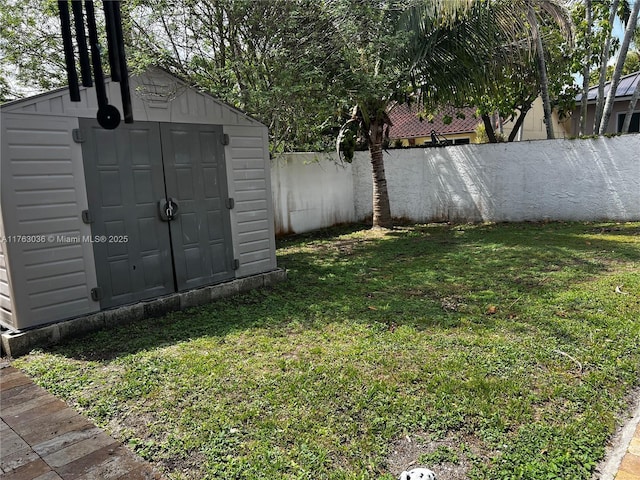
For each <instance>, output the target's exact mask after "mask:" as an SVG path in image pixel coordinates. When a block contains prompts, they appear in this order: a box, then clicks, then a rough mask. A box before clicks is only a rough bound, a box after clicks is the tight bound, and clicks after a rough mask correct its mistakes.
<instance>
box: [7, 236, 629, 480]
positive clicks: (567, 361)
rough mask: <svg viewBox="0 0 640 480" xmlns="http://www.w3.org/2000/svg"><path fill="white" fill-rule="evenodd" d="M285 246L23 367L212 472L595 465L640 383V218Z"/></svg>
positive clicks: (504, 470) (137, 436) (148, 447)
mask: <svg viewBox="0 0 640 480" xmlns="http://www.w3.org/2000/svg"><path fill="white" fill-rule="evenodd" d="M278 263H279V266H281V267H283V268H286V269H287V271H288V281H287V282H284V283H282V284H279V285H276V286H275V287H272V288H269V289H263V290H260V291H254V292H251V293H248V294H244V295H239V296H236V297H233V298H230V299H226V300H222V301H218V302H216V303H214V304H212V305H209V306H206V307H203V308H198V309H193V310H189V311H186V312H182V313H175V314H172V315H168V316H166V317H164V318H161V319H153V320H149V321H145V322H141V323H137V324H135V325H132V326H127V327H121V328H119V329H116V330H109V331H103V332H99V333H96V334H93V335H90V336H88V337H84V338H81V339H78V340H76V341H72V342H68V343H66V344H65V345H63V346H59V347H55V348H51V349H47V350H41V351H36V352H33V353H31V354H30V355H28V356H25V357H22V358H20V359H18V360H16V361H15V362H14V365H15V366H16V367H18V368H21V369H23V370H25V371H26V372H27V373H28V374H29V375H32V376H33V377H34V378H35V379H36V381H37V382H38V383H39V384H40V385H42V386H44V387H46V388H47V389H48V390H50V391H51V392H52V393H54V394H56V395H58V396H60V397H62V398H64V399H65V400H66V401H68V402H69V403H71V404H72V405H74V406H75V407H76V408H77V409H79V410H80V411H82V412H84V413H85V414H87V415H88V416H90V417H91V418H92V419H93V420H94V421H95V422H96V423H97V424H98V425H100V426H102V427H104V428H106V429H107V431H108V432H109V433H111V434H112V435H114V436H115V437H116V438H118V439H119V440H121V441H123V442H124V443H125V444H128V445H129V446H130V447H131V448H132V449H134V450H135V451H136V452H137V453H138V454H140V455H141V456H143V457H144V458H146V459H149V460H151V461H152V462H155V463H156V464H157V465H158V466H159V467H160V468H162V469H163V470H164V471H165V473H166V474H167V476H168V477H169V478H171V479H197V480H202V479H214V478H215V479H231V478H233V479H310V480H311V479H377V478H389V479H390V478H393V477H394V476H395V475H397V474H398V473H399V470H402V469H403V468H405V467H409V465H408V463H411V461H414V462H416V463H415V464H414V465H415V466H417V465H425V466H428V467H430V468H432V469H434V470H435V471H436V473H439V478H440V480H447V479H448V478H465V477H466V478H471V479H480V478H482V479H492V480H494V479H536V480H537V479H553V478H557V479H562V480H570V479H585V480H586V479H590V478H591V475H592V473H593V471H594V469H595V467H596V465H597V462H598V461H599V460H600V459H602V457H603V455H604V453H605V447H606V445H607V442H608V439H609V437H610V436H611V434H612V433H613V432H614V430H615V428H616V425H617V422H618V421H619V420H620V418H621V415H622V414H623V413H624V411H625V409H627V408H628V406H629V405H628V402H629V401H630V399H631V398H630V394H631V392H632V391H633V390H634V388H637V387H638V385H639V383H640V380H639V374H640V348H639V343H640V223H624V224H613V223H607V224H594V223H588V224H584V223H569V224H565V223H549V224H508V225H463V226H447V225H417V226H407V227H401V228H397V229H395V230H391V231H372V230H368V229H366V228H364V227H345V228H342V229H338V230H331V231H324V232H321V233H318V234H315V235H305V236H298V237H292V238H287V239H284V240H281V241H280V242H279V246H278ZM407 438H408V439H409V440H407ZM403 462H405V463H404V464H403Z"/></svg>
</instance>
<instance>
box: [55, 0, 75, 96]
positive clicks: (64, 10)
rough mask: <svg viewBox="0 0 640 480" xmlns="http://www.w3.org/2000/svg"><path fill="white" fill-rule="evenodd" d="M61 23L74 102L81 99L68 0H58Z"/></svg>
mask: <svg viewBox="0 0 640 480" xmlns="http://www.w3.org/2000/svg"><path fill="white" fill-rule="evenodd" d="M58 12H59V14H60V25H61V32H62V45H63V48H64V60H65V63H66V67H67V79H68V80H69V96H70V97H71V101H72V102H79V101H80V87H79V86H78V72H76V61H75V57H74V53H73V40H72V38H71V17H70V16H69V3H68V2H67V0H59V1H58Z"/></svg>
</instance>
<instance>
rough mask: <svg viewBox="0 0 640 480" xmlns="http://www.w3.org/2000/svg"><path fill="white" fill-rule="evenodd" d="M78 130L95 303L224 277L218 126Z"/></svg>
mask: <svg viewBox="0 0 640 480" xmlns="http://www.w3.org/2000/svg"><path fill="white" fill-rule="evenodd" d="M81 127H82V130H83V137H84V143H83V145H82V152H83V159H84V166H85V177H86V181H87V194H88V200H89V212H90V216H91V219H90V220H91V221H92V223H91V231H92V236H93V239H92V241H93V242H94V243H93V248H94V254H95V258H96V271H97V278H98V284H99V285H98V287H99V293H100V306H101V307H102V308H107V307H113V306H117V305H123V304H126V303H132V302H136V301H139V300H143V299H149V298H153V297H157V296H160V295H164V294H168V293H172V292H175V291H178V290H187V289H190V288H196V287H200V286H204V285H209V284H213V283H218V282H222V281H225V280H228V279H231V278H233V276H234V273H233V261H232V255H233V254H232V248H231V234H230V232H231V229H230V218H229V212H228V211H227V209H226V206H225V201H226V199H227V189H226V173H225V168H224V150H223V148H222V143H221V135H222V128H221V127H218V126H210V125H172V124H158V123H154V122H135V123H134V124H131V125H128V124H121V125H120V126H119V127H118V128H117V129H115V130H104V129H102V128H101V127H100V126H99V125H98V124H97V122H95V121H94V120H88V119H87V120H85V119H81ZM169 198H171V199H172V200H173V201H174V202H175V205H177V211H176V213H175V215H174V217H173V218H172V219H167V217H166V215H163V214H162V213H163V212H162V211H161V210H162V209H164V207H165V206H166V200H167V199H169Z"/></svg>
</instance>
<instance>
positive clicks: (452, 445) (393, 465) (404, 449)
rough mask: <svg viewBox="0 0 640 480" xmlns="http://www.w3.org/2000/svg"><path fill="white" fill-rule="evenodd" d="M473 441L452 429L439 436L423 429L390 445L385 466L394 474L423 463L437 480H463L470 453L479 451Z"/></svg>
mask: <svg viewBox="0 0 640 480" xmlns="http://www.w3.org/2000/svg"><path fill="white" fill-rule="evenodd" d="M474 443H475V442H469V440H468V439H462V438H461V437H460V436H459V435H457V434H452V433H450V434H448V435H447V436H446V437H444V438H440V439H434V438H432V437H431V436H430V435H429V434H426V433H414V434H410V435H407V436H405V437H403V438H400V439H398V440H396V441H395V442H394V443H393V445H392V446H391V452H390V454H389V457H388V458H387V466H388V470H389V472H390V473H391V474H392V475H393V476H394V477H396V478H397V477H398V476H400V474H401V473H402V472H403V471H405V470H411V469H413V468H418V467H424V468H429V469H431V470H433V471H434V472H435V474H436V475H437V477H438V479H439V480H466V479H467V478H468V475H467V474H468V472H469V470H470V469H471V467H472V461H471V456H474V455H475V454H476V452H478V451H479V449H478V448H477V447H476V446H474Z"/></svg>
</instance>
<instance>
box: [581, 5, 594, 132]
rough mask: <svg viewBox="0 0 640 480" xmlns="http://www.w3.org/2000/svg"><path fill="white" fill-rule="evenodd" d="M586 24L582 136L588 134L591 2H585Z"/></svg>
mask: <svg viewBox="0 0 640 480" xmlns="http://www.w3.org/2000/svg"><path fill="white" fill-rule="evenodd" d="M584 9H585V22H586V24H587V31H586V34H585V42H584V43H585V45H586V48H587V51H586V52H585V59H584V68H583V69H582V98H581V99H580V132H579V133H580V135H586V134H587V100H588V98H587V97H588V95H589V71H590V68H589V63H590V62H589V60H590V58H591V26H592V24H593V18H592V15H591V0H585V2H584Z"/></svg>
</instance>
